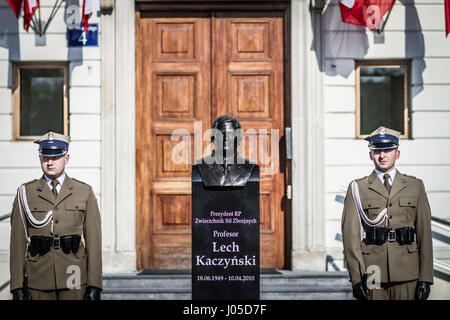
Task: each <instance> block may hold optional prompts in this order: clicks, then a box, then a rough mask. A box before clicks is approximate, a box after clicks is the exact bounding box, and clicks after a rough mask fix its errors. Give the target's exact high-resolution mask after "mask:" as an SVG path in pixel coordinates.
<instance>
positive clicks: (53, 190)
mask: <svg viewBox="0 0 450 320" xmlns="http://www.w3.org/2000/svg"><path fill="white" fill-rule="evenodd" d="M58 183H59V182H58V180H56V179H55V180H52V185H53V189H52V193H53V195H54V196H55V199H56V198H57V197H58V190H57V189H56V186H57V185H58Z"/></svg>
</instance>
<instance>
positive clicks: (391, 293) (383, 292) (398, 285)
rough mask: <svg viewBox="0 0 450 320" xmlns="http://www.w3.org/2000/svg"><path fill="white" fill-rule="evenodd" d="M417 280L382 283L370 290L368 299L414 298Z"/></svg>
mask: <svg viewBox="0 0 450 320" xmlns="http://www.w3.org/2000/svg"><path fill="white" fill-rule="evenodd" d="M416 286H417V280H412V281H404V282H390V283H382V284H381V286H380V287H379V288H375V289H372V290H370V296H369V300H414V297H415V294H416Z"/></svg>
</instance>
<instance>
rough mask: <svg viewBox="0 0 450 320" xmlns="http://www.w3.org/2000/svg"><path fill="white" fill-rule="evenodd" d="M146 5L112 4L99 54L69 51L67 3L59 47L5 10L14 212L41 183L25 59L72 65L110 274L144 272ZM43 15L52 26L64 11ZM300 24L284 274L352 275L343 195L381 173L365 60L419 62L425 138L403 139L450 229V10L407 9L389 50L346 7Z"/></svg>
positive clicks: (440, 251)
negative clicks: (141, 185)
mask: <svg viewBox="0 0 450 320" xmlns="http://www.w3.org/2000/svg"><path fill="white" fill-rule="evenodd" d="M164 2H165V3H166V4H170V1H164ZM206 2H207V1H206ZM74 3H75V4H76V1H75V2H74ZM143 3H146V1H136V2H135V1H133V0H120V1H101V5H102V14H101V15H99V16H94V17H92V18H91V19H90V21H89V22H90V23H98V24H99V27H100V29H99V45H98V46H96V47H83V48H68V47H67V42H66V31H67V24H66V21H67V8H68V7H67V6H66V7H64V6H62V7H61V8H60V9H59V11H58V13H57V15H56V17H55V18H54V20H53V21H52V23H51V24H50V27H49V28H48V30H47V34H46V45H44V46H37V45H36V42H35V35H34V34H33V32H32V30H31V29H30V32H28V33H27V32H25V31H24V30H23V27H22V20H21V19H19V21H17V20H16V19H15V17H14V16H13V14H12V10H11V8H10V7H9V6H8V5H7V3H6V2H2V3H0V35H1V36H0V70H1V72H0V154H1V155H2V156H1V157H0V215H1V214H6V213H9V212H10V210H11V206H12V202H13V199H14V196H15V193H16V190H17V188H18V187H19V186H20V184H21V183H23V182H26V181H29V180H32V179H37V178H39V177H40V176H41V170H40V166H39V161H38V155H37V146H36V145H35V144H33V143H32V142H31V141H18V140H15V139H14V135H13V93H12V90H13V89H12V88H13V85H12V83H13V72H12V70H13V67H12V66H13V62H15V61H41V62H55V61H65V62H69V66H70V67H69V69H70V74H69V79H70V82H69V94H68V96H69V123H70V131H69V134H70V136H71V138H72V142H71V144H70V149H69V151H70V154H71V158H70V162H69V165H68V167H67V173H68V175H69V176H71V177H75V178H77V179H80V180H82V181H85V182H87V183H89V184H90V185H91V186H92V187H93V189H94V191H95V193H96V196H97V198H98V203H99V205H100V211H101V214H102V232H103V264H104V270H103V271H104V273H119V272H120V273H122V272H134V271H136V270H137V269H138V263H137V259H138V253H137V249H136V241H137V240H136V234H137V231H136V230H137V228H138V227H139V226H137V224H136V216H137V214H138V212H137V207H136V197H137V196H139V195H137V191H136V189H137V187H136V175H137V172H136V163H137V162H138V161H141V159H139V158H137V157H136V132H137V130H136V109H135V105H136V92H137V89H136V87H137V86H138V85H139V84H138V82H137V80H136V68H137V67H141V66H140V65H138V64H136V60H135V56H136V40H135V39H136V28H135V24H136V19H137V17H138V14H137V11H136V10H137V9H136V8H137V7H139V6H141V5H142V4H143ZM147 3H154V1H147ZM210 3H217V1H210ZM229 5H230V6H232V5H233V4H229ZM41 6H42V9H41V10H42V16H43V17H45V16H48V15H49V14H50V12H51V10H52V7H53V1H50V0H45V1H41ZM288 17H289V20H285V23H288V24H289V25H288V26H287V27H286V28H285V30H286V31H287V32H285V34H284V37H285V41H288V45H287V48H288V49H289V52H287V54H288V55H287V57H288V59H286V60H287V62H286V63H285V64H284V66H285V70H284V71H285V72H287V74H288V78H289V81H288V82H290V83H289V84H288V85H287V86H286V87H285V91H284V92H285V95H287V96H286V97H285V101H289V103H288V104H289V112H290V120H289V122H288V123H285V127H290V128H292V159H291V160H290V159H289V160H290V161H287V164H288V166H289V168H290V169H289V170H288V174H287V178H286V186H289V188H291V196H290V198H291V199H289V200H288V201H287V206H288V207H289V208H288V210H287V211H286V212H288V213H287V214H286V216H285V220H284V221H285V226H284V230H285V232H284V237H285V242H286V245H285V246H284V252H283V253H282V254H283V255H284V261H285V262H284V265H283V268H286V269H291V270H314V271H324V270H325V269H326V268H327V264H326V261H327V256H331V257H332V258H333V260H334V261H335V262H336V264H337V266H338V267H339V268H340V269H341V270H343V268H344V265H343V255H342V250H343V248H342V242H340V240H339V239H340V233H341V231H340V219H341V214H342V203H341V202H340V201H339V199H342V196H345V191H346V187H347V185H348V183H349V182H350V181H351V180H352V179H355V178H359V177H362V176H365V175H368V174H370V172H371V170H372V168H373V167H372V163H371V161H370V159H369V155H368V148H367V142H366V141H364V140H362V139H360V138H356V136H357V135H356V129H355V128H356V126H357V123H356V121H357V120H356V118H357V117H356V108H357V106H356V104H357V103H356V100H357V99H356V90H357V85H356V79H355V77H356V71H355V59H356V60H365V59H366V60H373V59H385V60H395V59H411V66H412V67H411V105H410V117H411V119H410V129H411V132H410V136H409V138H406V139H402V140H401V141H400V150H401V157H400V159H399V161H398V168H399V170H400V171H401V172H402V173H406V174H409V175H414V176H417V177H419V178H421V179H423V181H424V183H425V187H426V189H427V191H428V197H429V201H430V205H431V209H432V214H433V216H436V217H438V218H442V219H446V220H448V219H450V213H449V212H450V211H449V209H448V208H449V207H450V41H449V39H448V38H446V37H445V19H444V5H443V1H438V0H436V1H434V0H430V1H428V0H427V1H425V0H417V1H407V0H404V1H397V2H396V4H395V5H394V7H393V9H392V12H391V14H390V16H389V19H388V21H387V23H386V26H385V30H384V42H382V43H375V40H374V34H373V33H372V32H370V31H369V30H367V29H363V28H362V27H357V26H353V25H349V24H344V23H343V22H342V20H341V16H340V11H339V7H338V4H337V1H331V2H330V3H328V5H326V6H323V5H322V4H320V3H318V1H306V0H305V1H301V0H292V1H291V2H288ZM289 188H288V189H289ZM9 237H10V225H9V220H5V221H2V222H0V261H1V262H7V261H8V259H9ZM434 255H435V257H436V258H438V259H442V260H448V259H450V251H449V250H448V246H447V247H446V245H445V244H444V243H441V242H439V241H435V242H434Z"/></svg>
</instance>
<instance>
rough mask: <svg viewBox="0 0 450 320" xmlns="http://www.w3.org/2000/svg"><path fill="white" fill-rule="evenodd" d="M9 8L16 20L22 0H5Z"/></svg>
mask: <svg viewBox="0 0 450 320" xmlns="http://www.w3.org/2000/svg"><path fill="white" fill-rule="evenodd" d="M6 1H7V2H8V3H9V5H10V6H11V8H12V9H13V11H14V14H15V15H16V18H18V17H19V14H20V9H22V2H23V0H6Z"/></svg>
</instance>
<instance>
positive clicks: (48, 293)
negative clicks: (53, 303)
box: [28, 285, 86, 300]
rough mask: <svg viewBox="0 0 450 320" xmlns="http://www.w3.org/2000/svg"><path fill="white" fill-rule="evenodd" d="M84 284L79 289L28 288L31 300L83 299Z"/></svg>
mask: <svg viewBox="0 0 450 320" xmlns="http://www.w3.org/2000/svg"><path fill="white" fill-rule="evenodd" d="M85 292H86V285H81V286H80V289H60V290H34V289H30V288H29V289H28V293H29V294H30V295H31V299H32V300H83V297H84V294H85Z"/></svg>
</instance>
